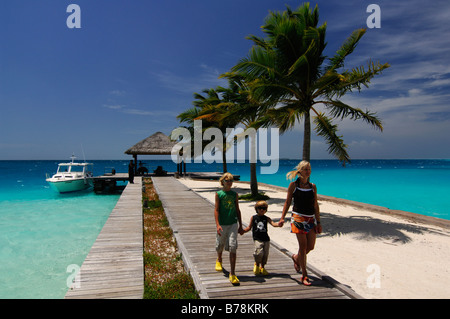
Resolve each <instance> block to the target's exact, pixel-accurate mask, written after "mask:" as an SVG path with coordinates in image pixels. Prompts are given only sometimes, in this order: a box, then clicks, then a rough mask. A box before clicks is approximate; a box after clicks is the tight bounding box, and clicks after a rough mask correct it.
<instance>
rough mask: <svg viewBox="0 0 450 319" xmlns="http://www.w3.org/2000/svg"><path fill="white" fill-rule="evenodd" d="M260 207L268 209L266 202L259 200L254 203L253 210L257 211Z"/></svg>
mask: <svg viewBox="0 0 450 319" xmlns="http://www.w3.org/2000/svg"><path fill="white" fill-rule="evenodd" d="M260 206H266V207H267V208H269V204H267V202H266V201H265V200H260V201H258V202H256V204H255V210H256V211H258V207H260Z"/></svg>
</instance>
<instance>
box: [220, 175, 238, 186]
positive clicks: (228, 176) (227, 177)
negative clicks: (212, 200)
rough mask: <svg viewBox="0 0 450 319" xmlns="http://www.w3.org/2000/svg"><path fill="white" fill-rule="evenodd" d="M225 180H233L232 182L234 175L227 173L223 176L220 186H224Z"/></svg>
mask: <svg viewBox="0 0 450 319" xmlns="http://www.w3.org/2000/svg"><path fill="white" fill-rule="evenodd" d="M224 179H231V180H232V181H233V180H234V178H233V175H232V174H231V173H228V172H227V173H225V174H223V175H222V177H221V178H220V179H219V182H220V185H222V186H223V180H224Z"/></svg>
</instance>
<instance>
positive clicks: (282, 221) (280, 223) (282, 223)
mask: <svg viewBox="0 0 450 319" xmlns="http://www.w3.org/2000/svg"><path fill="white" fill-rule="evenodd" d="M283 225H284V219H280V221H279V222H278V227H283Z"/></svg>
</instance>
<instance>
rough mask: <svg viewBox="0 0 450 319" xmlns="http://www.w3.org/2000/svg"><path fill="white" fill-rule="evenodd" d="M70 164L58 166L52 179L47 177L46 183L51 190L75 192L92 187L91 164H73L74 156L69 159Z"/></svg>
mask: <svg viewBox="0 0 450 319" xmlns="http://www.w3.org/2000/svg"><path fill="white" fill-rule="evenodd" d="M71 159H72V162H70V163H60V164H58V171H57V172H56V174H54V175H53V176H52V177H49V176H47V179H46V181H47V182H48V183H49V184H50V186H51V188H53V189H54V190H55V191H57V192H59V193H69V192H76V191H81V190H84V189H87V188H89V187H92V185H93V182H92V177H93V174H92V168H93V165H94V164H92V163H75V156H74V155H72V157H71Z"/></svg>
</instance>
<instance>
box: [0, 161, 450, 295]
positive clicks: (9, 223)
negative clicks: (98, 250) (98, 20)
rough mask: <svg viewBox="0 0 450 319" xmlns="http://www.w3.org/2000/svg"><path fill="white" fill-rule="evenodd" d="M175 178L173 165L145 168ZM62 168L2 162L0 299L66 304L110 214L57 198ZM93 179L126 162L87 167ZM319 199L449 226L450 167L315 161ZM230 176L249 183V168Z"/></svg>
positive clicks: (209, 167) (279, 177)
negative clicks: (55, 184) (51, 181)
mask: <svg viewBox="0 0 450 319" xmlns="http://www.w3.org/2000/svg"><path fill="white" fill-rule="evenodd" d="M142 159H143V162H144V164H145V165H146V167H148V168H149V170H150V171H152V170H154V169H155V168H156V167H157V166H158V165H162V166H163V167H164V169H165V170H168V171H175V170H176V164H174V163H173V162H172V161H171V160H159V161H155V160H151V159H148V160H146V159H145V158H142ZM59 162H61V161H0V298H63V297H64V295H65V293H66V291H67V284H66V281H67V278H68V277H69V276H71V275H72V274H73V271H72V270H71V268H69V269H68V267H70V266H71V265H75V266H77V265H78V266H81V264H82V263H83V261H84V259H85V257H86V255H87V254H88V252H89V250H90V247H91V246H92V244H93V243H94V241H95V239H96V238H97V235H98V234H99V232H100V231H101V229H102V227H103V225H104V223H105V221H106V219H107V218H108V216H109V214H110V212H111V211H112V209H113V208H114V206H115V204H116V202H117V200H118V198H119V196H118V195H95V194H94V193H93V192H90V191H87V192H81V193H76V194H66V195H60V194H57V193H55V192H54V191H52V190H51V189H50V188H49V186H48V185H47V183H46V182H45V174H46V173H50V174H52V173H54V172H55V171H56V168H57V165H58V163H59ZM92 162H93V163H94V174H95V175H101V174H103V173H104V172H105V171H108V172H109V171H110V170H111V168H112V167H114V168H115V169H116V171H117V172H127V165H128V161H124V160H120V161H92ZM297 164H298V161H296V160H281V161H280V163H279V170H278V173H277V174H272V175H261V174H259V172H260V170H259V169H258V170H257V171H258V181H259V182H263V183H269V184H273V185H278V186H283V187H287V186H288V185H289V181H288V180H286V173H287V172H288V171H290V170H292V169H293V168H294V167H295V166H296V165H297ZM311 164H312V175H311V181H312V182H313V183H315V184H316V185H317V188H318V192H319V193H320V194H323V195H329V196H334V197H339V198H345V199H350V200H354V201H360V202H365V203H369V204H374V205H379V206H384V207H388V208H391V209H399V210H405V211H410V212H415V213H418V214H423V215H428V216H434V217H438V218H443V219H448V220H450V199H449V196H448V194H450V160H354V161H353V162H352V163H351V164H350V165H347V166H346V167H345V168H344V167H342V166H340V164H339V163H338V162H337V161H334V160H312V161H311ZM228 170H229V171H230V172H231V173H233V174H238V175H240V176H241V180H243V181H249V180H250V168H249V165H248V164H236V163H235V164H228ZM187 171H188V172H189V171H216V172H221V171H222V164H216V163H214V164H193V163H192V164H187Z"/></svg>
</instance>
